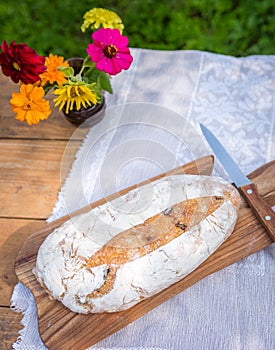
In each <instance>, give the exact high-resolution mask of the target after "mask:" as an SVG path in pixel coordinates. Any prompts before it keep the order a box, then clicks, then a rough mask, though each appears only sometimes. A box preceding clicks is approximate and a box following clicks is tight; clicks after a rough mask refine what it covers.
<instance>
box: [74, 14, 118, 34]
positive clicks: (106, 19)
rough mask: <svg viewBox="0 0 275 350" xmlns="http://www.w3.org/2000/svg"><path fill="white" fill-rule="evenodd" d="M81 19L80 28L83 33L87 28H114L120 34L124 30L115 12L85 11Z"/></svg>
mask: <svg viewBox="0 0 275 350" xmlns="http://www.w3.org/2000/svg"><path fill="white" fill-rule="evenodd" d="M83 18H84V22H83V24H82V26H81V30H82V32H85V30H86V29H87V28H89V27H91V28H92V29H98V28H99V27H100V26H102V27H103V28H112V29H114V28H116V29H118V30H119V31H120V33H122V31H123V28H124V25H123V24H122V20H121V18H120V17H119V16H118V15H117V14H116V13H115V12H113V11H110V10H106V9H102V8H94V9H92V10H90V11H87V12H86V13H85V15H84V16H83Z"/></svg>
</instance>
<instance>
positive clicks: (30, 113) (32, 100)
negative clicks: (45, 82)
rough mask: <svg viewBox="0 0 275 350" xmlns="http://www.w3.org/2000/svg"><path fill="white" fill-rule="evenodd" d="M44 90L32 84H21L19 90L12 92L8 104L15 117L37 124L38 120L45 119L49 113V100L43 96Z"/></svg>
mask: <svg viewBox="0 0 275 350" xmlns="http://www.w3.org/2000/svg"><path fill="white" fill-rule="evenodd" d="M43 97H44V90H43V88H42V87H37V86H34V85H32V84H27V85H25V84H22V85H21V87H20V92H14V93H13V94H12V98H11V99H10V105H11V108H12V110H13V112H14V113H15V114H16V116H15V118H16V119H18V120H20V121H21V122H23V121H24V120H26V121H27V123H28V124H30V125H32V124H38V123H39V121H40V120H44V119H47V118H48V116H49V115H50V114H51V108H50V103H49V101H47V100H45V99H44V98H43Z"/></svg>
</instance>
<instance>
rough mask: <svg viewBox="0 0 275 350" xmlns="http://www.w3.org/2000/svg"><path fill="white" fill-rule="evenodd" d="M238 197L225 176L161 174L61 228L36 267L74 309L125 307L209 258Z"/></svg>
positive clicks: (51, 290)
mask: <svg viewBox="0 0 275 350" xmlns="http://www.w3.org/2000/svg"><path fill="white" fill-rule="evenodd" d="M239 202H240V198H239V194H238V192H237V190H236V189H235V188H234V187H233V186H232V185H231V184H229V183H227V182H225V181H224V180H223V179H221V178H219V177H213V176H201V175H173V176H169V177H165V178H162V179H160V180H157V181H154V182H153V183H150V184H146V185H143V186H141V187H139V188H137V189H135V190H132V191H130V192H129V193H127V194H126V195H123V196H121V197H118V198H116V199H113V200H112V201H110V202H107V203H105V204H103V205H101V206H99V207H96V208H94V209H92V210H91V211H89V212H88V213H85V214H81V215H78V216H75V217H73V218H72V219H71V220H68V221H67V222H65V223H64V224H63V225H62V226H60V227H58V228H57V229H55V230H54V231H53V232H52V233H51V234H50V235H49V236H48V237H47V238H46V239H45V241H44V242H43V244H42V245H41V247H40V249H39V252H38V256H37V262H36V268H35V271H34V273H35V275H36V277H37V279H38V281H39V282H40V283H41V285H42V286H43V287H44V288H45V290H46V291H47V292H48V294H49V295H50V296H51V297H52V298H54V299H57V300H59V301H61V302H62V303H63V304H64V305H65V306H66V307H68V308H69V309H70V310H72V311H74V312H78V313H89V312H91V313H99V312H116V311H121V310H125V309H127V308H130V307H132V306H133V305H135V304H137V303H138V302H140V301H142V300H143V299H145V298H148V297H150V296H152V295H154V294H156V293H158V292H160V291H161V290H163V289H165V288H167V287H169V286H170V285H172V284H174V283H176V282H177V281H179V280H180V279H182V278H184V277H185V276H187V275H188V274H189V273H190V272H192V271H193V270H194V269H196V268H197V267H198V266H199V265H200V264H201V263H202V262H203V261H204V260H205V259H207V258H208V257H209V256H210V255H211V254H212V253H213V252H214V251H215V250H216V249H217V248H218V247H219V246H220V245H221V244H222V243H223V242H224V241H225V239H227V238H228V236H229V235H230V234H231V233H232V231H233V229H234V226H235V223H236V220H237V214H238V207H239Z"/></svg>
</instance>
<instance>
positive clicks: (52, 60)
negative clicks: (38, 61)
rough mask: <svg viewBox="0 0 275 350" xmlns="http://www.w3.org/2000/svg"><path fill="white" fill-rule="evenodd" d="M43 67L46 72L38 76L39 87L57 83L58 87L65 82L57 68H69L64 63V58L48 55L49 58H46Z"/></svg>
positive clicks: (65, 62)
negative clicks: (39, 80)
mask: <svg viewBox="0 0 275 350" xmlns="http://www.w3.org/2000/svg"><path fill="white" fill-rule="evenodd" d="M45 66H46V68H47V70H46V71H45V72H44V73H42V74H40V78H41V85H42V86H45V85H46V84H47V83H50V84H53V83H55V82H56V83H57V84H58V85H59V86H61V85H63V84H64V83H65V82H66V81H67V80H66V78H65V76H64V74H63V72H61V71H60V70H58V67H60V66H61V67H69V63H68V62H67V61H64V57H62V56H57V55H53V54H52V53H50V55H49V57H46V61H45Z"/></svg>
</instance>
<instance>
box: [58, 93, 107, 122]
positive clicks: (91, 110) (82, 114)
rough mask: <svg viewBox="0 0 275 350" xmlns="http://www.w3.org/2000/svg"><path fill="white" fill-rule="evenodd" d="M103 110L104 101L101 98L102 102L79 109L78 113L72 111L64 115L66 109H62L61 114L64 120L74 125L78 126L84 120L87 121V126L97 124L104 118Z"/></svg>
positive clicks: (74, 110)
mask: <svg viewBox="0 0 275 350" xmlns="http://www.w3.org/2000/svg"><path fill="white" fill-rule="evenodd" d="M104 108H105V99H104V96H103V98H102V102H101V103H98V104H96V105H94V104H92V105H91V106H88V107H86V108H84V107H81V108H80V109H79V110H78V111H77V110H76V109H72V110H71V111H69V112H68V113H66V108H64V107H63V109H62V112H63V114H64V116H65V118H66V119H67V120H68V121H69V122H71V123H72V124H75V125H80V124H82V123H83V122H85V121H86V120H88V119H89V125H90V126H92V125H95V124H96V123H98V122H99V121H100V120H101V119H102V118H103V116H104Z"/></svg>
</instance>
